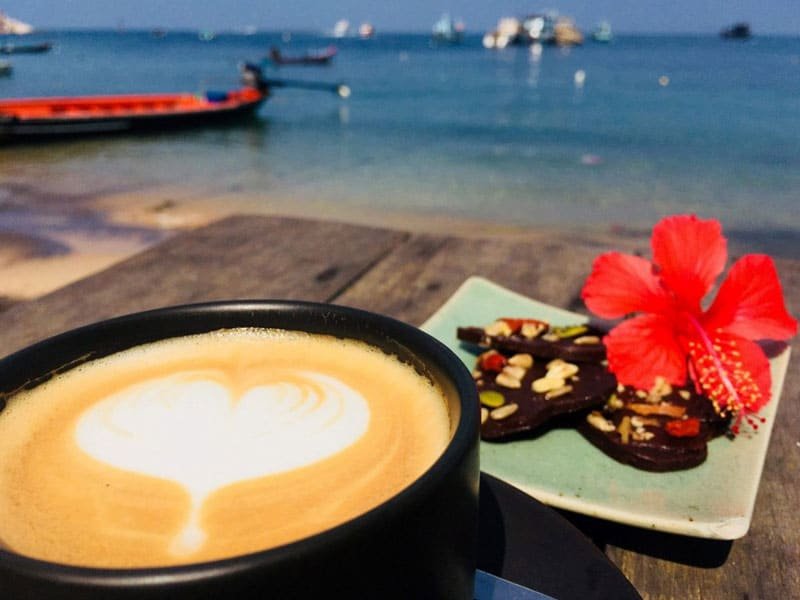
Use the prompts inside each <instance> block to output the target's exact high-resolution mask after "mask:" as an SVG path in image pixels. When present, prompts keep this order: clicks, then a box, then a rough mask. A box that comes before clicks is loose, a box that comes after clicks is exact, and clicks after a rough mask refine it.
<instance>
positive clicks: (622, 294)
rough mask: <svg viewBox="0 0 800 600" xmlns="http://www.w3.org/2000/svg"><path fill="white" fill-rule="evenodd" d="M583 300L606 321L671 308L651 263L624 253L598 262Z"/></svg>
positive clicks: (597, 259)
mask: <svg viewBox="0 0 800 600" xmlns="http://www.w3.org/2000/svg"><path fill="white" fill-rule="evenodd" d="M581 297H582V298H583V301H584V302H585V303H586V307H587V308H588V309H589V310H590V311H592V312H593V313H595V314H596V315H598V316H600V317H603V318H605V319H616V318H618V317H622V316H625V315H627V314H630V313H635V312H660V311H662V310H668V309H669V307H670V306H671V302H670V298H669V296H668V294H667V292H666V291H665V290H664V289H663V288H662V287H661V283H660V281H659V279H658V277H656V276H655V275H654V274H653V265H652V264H651V263H650V261H648V260H646V259H644V258H641V257H639V256H633V255H630V254H622V253H620V252H607V253H606V254H601V255H600V256H598V257H597V258H596V259H595V261H594V264H593V265H592V272H591V273H590V274H589V277H588V278H587V279H586V283H584V285H583V290H581Z"/></svg>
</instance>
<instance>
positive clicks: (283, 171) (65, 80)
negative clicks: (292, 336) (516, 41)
mask: <svg viewBox="0 0 800 600" xmlns="http://www.w3.org/2000/svg"><path fill="white" fill-rule="evenodd" d="M36 39H48V40H51V41H53V42H54V44H55V47H54V49H53V51H51V52H50V53H47V54H41V55H17V56H12V57H10V58H11V60H12V62H13V63H14V68H15V71H14V74H13V76H12V77H9V78H0V97H15V96H39V95H62V94H95V93H121V92H134V93H135V92H156V91H198V92H200V91H203V90H205V89H225V88H228V87H233V86H236V85H237V84H238V81H237V79H238V74H237V65H238V64H239V63H240V62H242V61H245V60H249V61H257V60H259V59H261V58H263V57H264V56H265V55H266V53H267V51H268V49H269V48H270V46H272V45H279V46H280V47H281V48H282V50H283V51H284V52H285V53H286V54H292V53H301V52H303V51H305V50H306V49H309V48H321V47H324V46H326V45H327V44H330V43H335V44H336V45H337V47H338V48H339V54H338V56H336V58H335V59H334V62H333V64H332V65H331V66H329V67H323V68H320V67H283V68H280V69H276V68H270V69H269V74H270V76H274V77H282V78H291V79H306V80H316V81H331V82H335V81H345V82H347V83H348V84H349V85H350V87H351V88H352V91H353V94H352V97H351V98H349V99H348V100H341V99H339V98H337V97H336V96H334V95H331V94H326V93H320V92H309V91H299V90H290V89H277V90H275V93H274V96H273V97H272V98H271V99H270V100H269V102H267V103H266V104H265V105H264V106H263V107H262V109H261V111H260V112H259V114H258V116H257V118H256V119H253V120H251V121H247V122H244V123H241V124H237V125H235V126H232V127H225V128H214V129H205V130H195V131H184V132H179V133H174V132H172V133H159V134H149V135H146V136H136V137H115V138H96V139H92V140H81V141H69V142H58V143H48V144H46V145H40V146H15V147H0V184H2V181H11V180H14V181H30V182H42V181H47V182H51V183H52V182H57V183H58V185H59V186H61V187H60V188H59V189H63V190H64V191H65V192H81V191H92V190H94V189H100V188H102V187H103V186H106V187H113V186H115V185H121V186H134V187H135V186H138V185H149V184H160V183H177V184H181V185H189V186H200V187H202V188H205V189H208V190H209V191H235V192H241V193H243V194H245V193H251V192H253V193H256V194H263V195H265V196H273V197H281V198H287V197H288V198H292V199H293V202H297V203H302V202H306V201H309V200H313V201H321V202H323V203H326V204H327V205H328V206H329V207H330V210H331V211H332V214H333V213H335V211H336V207H339V206H341V207H347V208H349V209H356V210H358V209H359V208H360V207H364V208H365V209H366V208H369V209H370V210H378V211H380V210H381V209H391V210H393V211H397V210H399V211H413V212H420V213H425V214H428V213H441V214H445V215H457V216H460V217H471V218H478V219H489V220H493V221H498V222H503V223H514V224H543V223H544V224H550V223H552V224H569V225H575V224H584V223H585V224H605V223H623V222H631V223H634V224H641V225H650V224H652V222H653V221H654V220H655V219H657V218H658V216H660V215H663V214H667V213H674V212H684V211H693V212H698V213H699V214H701V215H704V216H714V217H718V218H720V219H722V220H723V222H724V223H725V225H726V227H735V228H747V229H753V230H757V231H776V232H782V233H783V234H788V235H790V236H791V235H796V234H797V233H798V232H800V210H797V203H798V197H800V38H791V37H756V38H754V39H752V40H750V41H747V42H731V41H725V40H722V39H720V38H718V37H716V36H624V35H621V36H618V37H617V38H616V39H615V40H614V41H613V43H611V44H608V45H605V44H597V43H592V42H589V43H587V44H586V45H585V46H582V47H578V48H573V49H571V50H568V51H566V50H560V49H557V48H550V47H546V48H543V49H542V52H541V54H540V55H538V56H537V55H535V54H534V53H532V52H530V51H529V49H528V48H521V47H520V48H509V49H506V50H503V51H490V50H486V49H484V48H483V47H482V46H481V43H480V36H477V35H476V36H471V37H468V38H467V40H466V41H465V43H464V44H462V45H460V46H434V45H432V44H431V43H430V41H429V38H428V36H426V35H389V34H385V35H380V34H379V35H378V36H377V37H376V38H375V39H372V40H369V41H362V40H357V39H348V40H331V39H326V38H323V37H316V36H313V35H305V34H304V35H301V34H294V35H292V36H291V38H290V39H288V41H286V39H282V37H281V34H279V33H275V34H268V33H257V34H254V35H219V36H217V37H216V38H215V39H214V40H212V41H205V42H204V41H201V40H200V39H199V38H198V36H197V34H196V33H189V32H187V33H175V32H169V33H168V34H167V35H166V36H165V37H163V38H156V37H154V36H152V35H151V34H150V33H149V32H124V33H118V32H49V33H48V32H43V33H40V34H37V38H36ZM26 41H33V40H26ZM577 71H583V73H584V74H585V82H584V84H583V86H582V87H579V86H577V85H576V83H575V76H576V72H577ZM659 80H661V81H659Z"/></svg>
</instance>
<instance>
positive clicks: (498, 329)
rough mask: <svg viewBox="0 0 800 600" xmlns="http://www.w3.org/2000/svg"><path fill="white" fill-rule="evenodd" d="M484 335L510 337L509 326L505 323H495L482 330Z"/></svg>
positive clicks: (510, 330)
mask: <svg viewBox="0 0 800 600" xmlns="http://www.w3.org/2000/svg"><path fill="white" fill-rule="evenodd" d="M483 332H484V333H485V334H486V335H511V333H512V329H511V326H510V325H509V324H508V323H506V322H505V321H495V322H494V323H491V324H489V325H487V326H486V327H484V328H483Z"/></svg>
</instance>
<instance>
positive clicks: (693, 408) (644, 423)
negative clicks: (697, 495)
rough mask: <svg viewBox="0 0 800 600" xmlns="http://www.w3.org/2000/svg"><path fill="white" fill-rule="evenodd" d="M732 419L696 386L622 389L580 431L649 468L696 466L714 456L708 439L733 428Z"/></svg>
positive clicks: (616, 455)
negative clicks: (657, 390) (665, 390)
mask: <svg viewBox="0 0 800 600" xmlns="http://www.w3.org/2000/svg"><path fill="white" fill-rule="evenodd" d="M729 420H730V418H729V417H728V416H722V415H720V414H719V413H718V412H717V411H716V410H715V408H714V405H713V404H712V403H711V401H710V400H709V399H708V398H706V397H705V396H701V395H699V394H697V393H695V392H694V391H693V390H690V389H686V388H682V389H672V390H670V391H669V392H668V393H662V394H658V393H654V392H653V391H651V392H649V393H646V392H642V391H637V390H635V389H633V388H630V387H625V388H622V387H620V388H618V390H617V392H615V393H614V394H613V395H612V396H611V398H609V401H608V402H607V403H606V405H605V406H604V407H603V408H602V410H599V411H592V412H591V413H589V414H588V415H587V417H586V419H585V420H583V421H581V422H580V424H579V425H578V431H579V432H580V433H581V434H582V435H583V436H584V437H585V438H586V439H587V440H588V441H589V442H591V443H592V444H594V445H595V446H596V447H597V448H599V449H600V450H602V451H603V452H604V453H606V454H607V455H608V456H610V457H611V458H613V459H615V460H617V461H618V462H621V463H624V464H628V465H631V466H633V467H636V468H638V469H643V470H646V471H658V472H663V471H677V470H681V469H690V468H692V467H696V466H697V465H699V464H701V463H702V462H704V461H705V459H706V457H707V456H708V441H709V440H710V439H711V438H714V437H716V436H719V435H721V434H723V433H725V431H727V428H728V424H729Z"/></svg>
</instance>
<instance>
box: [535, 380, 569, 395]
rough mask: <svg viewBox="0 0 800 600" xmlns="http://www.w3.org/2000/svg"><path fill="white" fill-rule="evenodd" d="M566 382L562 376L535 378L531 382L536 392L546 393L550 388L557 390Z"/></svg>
mask: <svg viewBox="0 0 800 600" xmlns="http://www.w3.org/2000/svg"><path fill="white" fill-rule="evenodd" d="M565 384H566V382H565V381H564V379H563V378H561V377H549V376H545V377H540V378H539V379H536V380H534V382H533V383H532V384H531V389H532V390H533V391H534V392H536V393H537V394H544V393H545V392H549V391H550V390H557V389H558V388H562V387H564V385H565Z"/></svg>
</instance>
